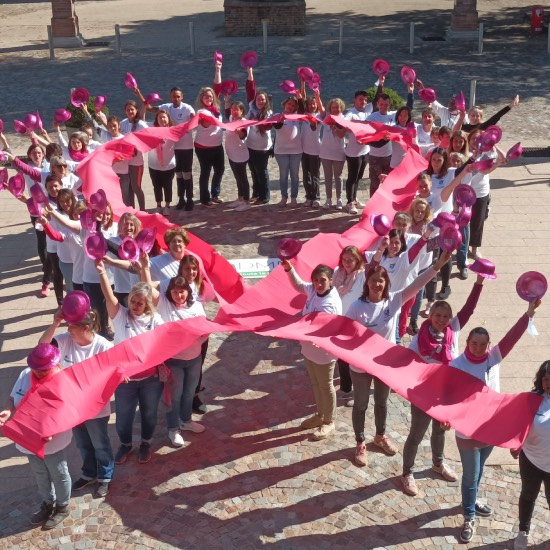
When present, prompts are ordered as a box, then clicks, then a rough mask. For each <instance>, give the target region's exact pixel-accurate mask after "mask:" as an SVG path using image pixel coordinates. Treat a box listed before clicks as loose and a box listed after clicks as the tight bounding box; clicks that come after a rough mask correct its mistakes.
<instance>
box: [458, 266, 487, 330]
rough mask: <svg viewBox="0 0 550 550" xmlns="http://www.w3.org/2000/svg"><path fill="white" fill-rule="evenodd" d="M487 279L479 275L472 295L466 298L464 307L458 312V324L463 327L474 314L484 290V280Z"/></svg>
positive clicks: (471, 292)
mask: <svg viewBox="0 0 550 550" xmlns="http://www.w3.org/2000/svg"><path fill="white" fill-rule="evenodd" d="M484 281H485V279H484V278H483V277H482V276H481V275H478V276H477V280H476V282H475V283H474V286H473V287H472V290H471V291H470V295H469V296H468V299H467V300H466V303H465V304H464V305H463V306H462V309H461V310H460V311H459V312H458V313H457V315H456V316H457V318H458V324H459V325H460V328H462V327H463V326H464V325H465V324H466V323H467V322H468V321H469V320H470V317H471V316H472V315H473V313H474V311H475V309H476V306H477V303H478V301H479V297H480V296H481V291H482V290H483V282H484Z"/></svg>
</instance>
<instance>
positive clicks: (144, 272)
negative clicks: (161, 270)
mask: <svg viewBox="0 0 550 550" xmlns="http://www.w3.org/2000/svg"><path fill="white" fill-rule="evenodd" d="M137 264H138V265H139V279H140V281H141V282H143V283H147V284H148V285H149V286H150V287H151V288H152V289H153V292H152V297H153V305H154V306H155V307H157V305H158V303H159V299H160V292H159V290H158V289H159V287H160V282H159V281H156V282H153V281H152V280H151V264H150V261H149V255H148V254H145V253H144V254H142V256H141V257H140V259H139V262H137ZM136 267H137V266H136Z"/></svg>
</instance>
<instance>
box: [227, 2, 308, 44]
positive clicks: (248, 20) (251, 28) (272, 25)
mask: <svg viewBox="0 0 550 550" xmlns="http://www.w3.org/2000/svg"><path fill="white" fill-rule="evenodd" d="M224 11H225V34H226V35H227V36H261V34H262V20H264V19H265V20H267V32H268V35H274V36H301V35H304V34H305V32H306V2H305V0H271V1H268V0H225V1H224Z"/></svg>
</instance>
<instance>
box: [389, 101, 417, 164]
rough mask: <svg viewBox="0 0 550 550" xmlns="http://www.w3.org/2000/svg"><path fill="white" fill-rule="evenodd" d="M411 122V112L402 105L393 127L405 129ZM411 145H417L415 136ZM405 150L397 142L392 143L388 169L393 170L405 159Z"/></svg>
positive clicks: (396, 114)
mask: <svg viewBox="0 0 550 550" xmlns="http://www.w3.org/2000/svg"><path fill="white" fill-rule="evenodd" d="M411 120H412V110H411V108H410V107H408V106H407V105H403V107H399V109H397V111H396V113H395V126H396V127H397V128H401V129H402V130H406V129H407V125H408V124H409V122H411ZM411 142H412V144H414V145H418V141H417V138H416V136H414V138H413V139H412V140H411ZM406 152H407V151H406V150H405V149H404V148H403V147H402V146H401V145H400V144H399V143H398V142H397V141H393V142H392V149H391V160H390V169H391V170H394V169H395V168H397V167H398V166H399V165H400V164H401V161H402V160H403V159H404V158H405V154H406Z"/></svg>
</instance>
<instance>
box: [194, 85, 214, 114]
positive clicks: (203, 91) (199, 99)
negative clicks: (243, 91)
mask: <svg viewBox="0 0 550 550" xmlns="http://www.w3.org/2000/svg"><path fill="white" fill-rule="evenodd" d="M208 92H210V93H211V94H212V95H213V96H214V105H215V106H216V108H218V109H219V108H220V100H219V99H218V96H217V95H216V92H215V91H214V89H213V88H211V87H210V86H204V87H203V88H201V89H200V90H199V95H198V96H197V101H195V107H196V108H197V109H204V103H203V102H202V96H203V95H204V94H206V93H208Z"/></svg>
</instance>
